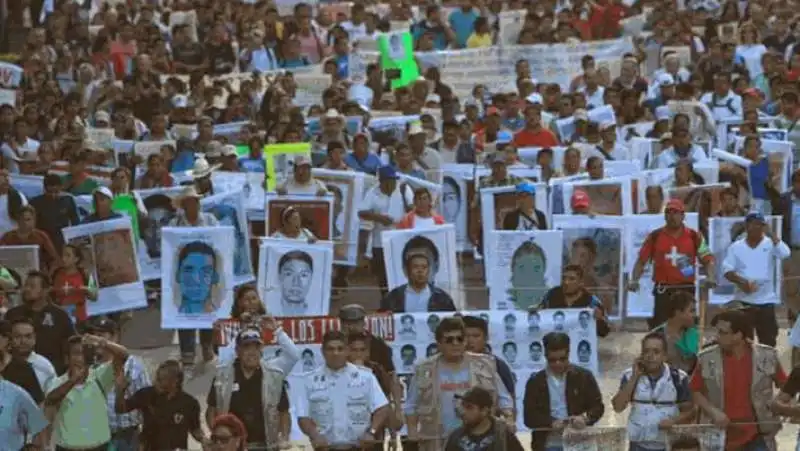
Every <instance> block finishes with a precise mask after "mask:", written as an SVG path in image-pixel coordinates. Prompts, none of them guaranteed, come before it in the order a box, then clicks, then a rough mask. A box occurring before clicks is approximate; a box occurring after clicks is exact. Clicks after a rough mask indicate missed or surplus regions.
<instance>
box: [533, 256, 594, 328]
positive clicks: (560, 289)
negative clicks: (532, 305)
mask: <svg viewBox="0 0 800 451" xmlns="http://www.w3.org/2000/svg"><path fill="white" fill-rule="evenodd" d="M583 280H584V279H583V268H581V267H580V266H578V265H567V266H565V267H564V269H563V270H562V272H561V285H559V286H557V287H553V288H551V289H550V290H549V291H548V292H547V293H546V294H545V295H544V297H543V298H542V303H541V304H540V305H539V307H538V308H540V309H563V308H580V309H584V308H590V309H592V310H593V311H594V318H595V322H596V325H597V336H599V337H605V336H606V335H608V333H609V331H610V329H609V326H608V320H607V318H606V310H605V307H604V306H603V302H602V301H601V300H600V298H598V297H597V296H595V295H594V294H592V293H590V292H589V291H588V290H586V288H585V287H584V284H583Z"/></svg>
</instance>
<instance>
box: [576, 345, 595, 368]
mask: <svg viewBox="0 0 800 451" xmlns="http://www.w3.org/2000/svg"><path fill="white" fill-rule="evenodd" d="M591 361H592V344H591V343H589V342H588V341H586V340H581V341H580V342H578V362H580V363H581V364H588V363H590V362H591Z"/></svg>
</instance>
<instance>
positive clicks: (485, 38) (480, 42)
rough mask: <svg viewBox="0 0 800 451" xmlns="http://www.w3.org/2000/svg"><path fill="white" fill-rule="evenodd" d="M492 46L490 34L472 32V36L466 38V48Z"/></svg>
mask: <svg viewBox="0 0 800 451" xmlns="http://www.w3.org/2000/svg"><path fill="white" fill-rule="evenodd" d="M491 46H492V34H491V33H486V34H478V33H472V36H470V37H469V39H467V48H468V49H479V48H482V47H491Z"/></svg>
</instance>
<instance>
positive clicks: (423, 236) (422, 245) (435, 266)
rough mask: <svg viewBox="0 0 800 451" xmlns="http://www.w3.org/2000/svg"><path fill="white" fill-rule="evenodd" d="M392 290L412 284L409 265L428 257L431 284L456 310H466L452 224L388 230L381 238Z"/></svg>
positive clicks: (388, 281)
mask: <svg viewBox="0 0 800 451" xmlns="http://www.w3.org/2000/svg"><path fill="white" fill-rule="evenodd" d="M381 239H382V240H383V258H384V263H385V265H386V280H387V283H388V284H389V287H388V289H389V290H393V289H395V288H397V287H399V286H401V285H405V284H407V283H408V275H407V263H408V259H409V258H410V257H411V256H412V255H420V254H422V255H425V256H426V257H427V258H428V262H429V264H430V266H429V267H430V276H429V278H430V283H431V284H433V285H435V286H437V287H439V288H441V289H442V290H444V291H445V292H447V293H448V294H449V295H450V297H451V298H453V301H454V302H455V305H456V308H462V307H463V305H462V304H461V303H460V302H461V301H462V300H461V299H460V298H461V296H460V295H459V291H460V290H458V282H459V277H458V274H459V273H458V266H457V264H456V232H455V227H453V225H452V224H445V225H441V226H436V227H432V228H428V229H411V230H387V231H384V232H383V233H382V234H381Z"/></svg>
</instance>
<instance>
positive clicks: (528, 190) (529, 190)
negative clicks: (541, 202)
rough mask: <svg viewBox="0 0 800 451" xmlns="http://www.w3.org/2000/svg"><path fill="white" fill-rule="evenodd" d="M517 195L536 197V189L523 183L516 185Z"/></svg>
mask: <svg viewBox="0 0 800 451" xmlns="http://www.w3.org/2000/svg"><path fill="white" fill-rule="evenodd" d="M517 193H520V194H530V195H531V196H534V195H536V187H535V186H533V185H531V184H530V183H525V182H523V183H520V184H518V185H517Z"/></svg>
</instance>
